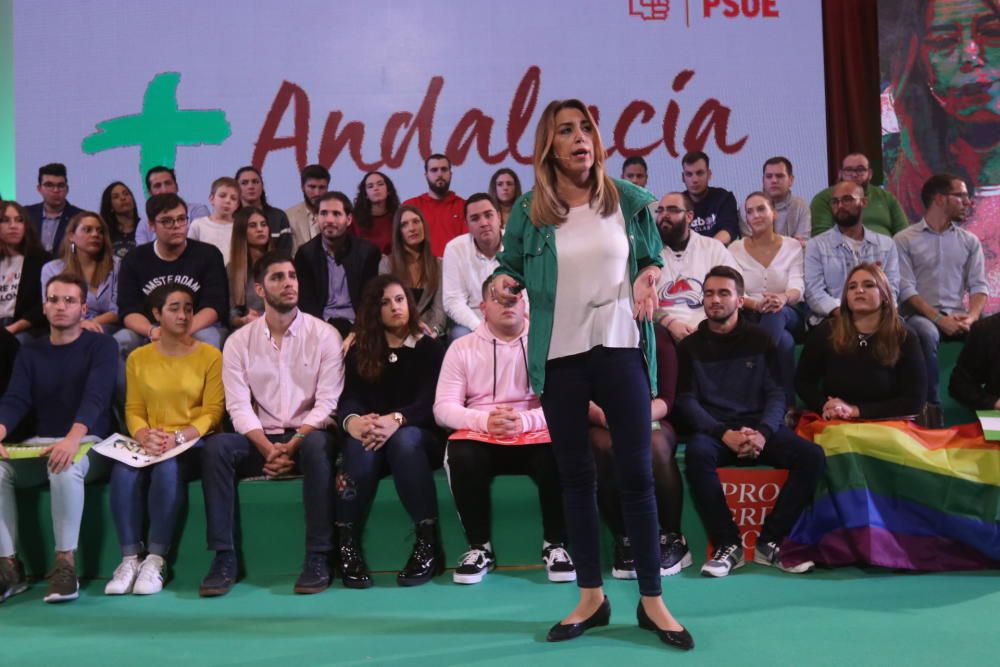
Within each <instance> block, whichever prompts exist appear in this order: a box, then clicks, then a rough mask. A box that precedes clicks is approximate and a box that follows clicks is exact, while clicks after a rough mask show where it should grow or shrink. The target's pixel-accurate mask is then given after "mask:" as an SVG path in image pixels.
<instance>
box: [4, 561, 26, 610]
mask: <svg viewBox="0 0 1000 667" xmlns="http://www.w3.org/2000/svg"><path fill="white" fill-rule="evenodd" d="M26 590H28V578H27V577H25V576H24V564H23V563H22V562H21V561H20V560H19V559H18V558H16V557H12V558H0V602H3V601H4V600H6V599H7V598H9V597H13V596H15V595H18V594H19V593H23V592H24V591H26Z"/></svg>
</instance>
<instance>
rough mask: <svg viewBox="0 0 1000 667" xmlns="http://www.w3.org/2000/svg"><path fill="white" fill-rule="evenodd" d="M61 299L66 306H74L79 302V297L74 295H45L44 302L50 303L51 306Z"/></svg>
mask: <svg viewBox="0 0 1000 667" xmlns="http://www.w3.org/2000/svg"><path fill="white" fill-rule="evenodd" d="M60 301H62V302H63V303H65V304H66V305H67V306H75V305H76V304H78V303H80V299H78V298H77V297H75V296H55V295H53V296H47V297H45V303H50V304H52V305H53V306H54V305H56V304H57V303H59V302H60Z"/></svg>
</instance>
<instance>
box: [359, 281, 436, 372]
mask: <svg viewBox="0 0 1000 667" xmlns="http://www.w3.org/2000/svg"><path fill="white" fill-rule="evenodd" d="M390 285H399V287H400V288H401V289H402V290H403V293H404V294H405V295H406V306H407V309H408V318H407V322H406V328H407V331H408V333H409V334H410V335H413V336H415V335H417V334H419V333H420V326H419V323H420V317H419V314H418V313H417V306H416V304H415V303H414V301H413V294H412V293H411V292H410V290H409V289H407V287H406V285H404V284H403V282H402V281H401V280H400V279H399V278H397V277H396V276H394V275H392V274H389V273H383V274H382V275H380V276H377V277H375V278H373V279H372V280H371V281H370V282H369V283H368V285H367V286H365V289H364V292H362V294H361V303H360V304H359V305H358V309H357V321H356V322H355V325H354V336H355V338H354V347H353V349H352V350H351V352H353V353H354V359H355V363H356V364H357V369H358V375H360V376H361V377H362V379H364V380H365V381H367V382H372V383H374V382H378V379H379V377H380V376H381V375H382V371H383V369H384V368H385V364H386V360H387V359H388V357H389V344H388V343H387V342H386V339H385V325H384V324H383V323H382V296H383V295H384V294H385V290H386V288H387V287H389V286H390Z"/></svg>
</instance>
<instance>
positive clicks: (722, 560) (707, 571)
mask: <svg viewBox="0 0 1000 667" xmlns="http://www.w3.org/2000/svg"><path fill="white" fill-rule="evenodd" d="M744 565H746V561H744V560H743V547H741V546H740V545H738V544H724V545H722V546H720V547H716V548H715V551H714V552H712V557H711V558H709V559H708V560H707V561H705V564H704V565H702V566H701V573H702V574H703V575H704V576H706V577H724V576H726V575H727V574H729V573H730V572H732V571H733V570H735V569H737V568H740V567H743V566H744Z"/></svg>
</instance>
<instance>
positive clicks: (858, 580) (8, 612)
mask: <svg viewBox="0 0 1000 667" xmlns="http://www.w3.org/2000/svg"><path fill="white" fill-rule="evenodd" d="M698 565H700V561H699V562H698V563H696V565H695V566H694V567H692V568H689V569H688V570H686V571H685V572H684V573H683V575H681V576H678V577H671V578H668V579H665V580H664V581H665V590H666V591H667V600H668V604H669V605H670V606H671V608H672V610H673V611H674V612H675V613H676V614H677V615H678V618H679V619H680V620H681V622H683V623H685V624H686V625H687V626H688V628H689V629H690V630H691V632H692V634H693V635H694V638H695V641H696V643H697V647H696V648H695V650H694V651H693V652H692V653H690V654H682V653H680V652H678V651H676V650H675V649H670V648H667V647H665V646H663V645H661V644H660V643H659V642H658V640H657V639H656V638H655V637H654V636H653V634H652V633H649V632H645V631H642V630H639V629H638V628H637V627H636V626H635V604H636V602H637V600H638V597H637V596H638V593H637V589H636V586H635V583H634V582H622V581H614V580H610V579H609V581H608V582H607V589H606V590H607V592H608V595H609V597H610V598H611V602H612V609H613V612H612V625H611V626H610V627H608V628H603V629H600V630H596V631H591V632H590V633H588V634H587V635H585V636H584V637H582V638H580V639H577V640H575V641H571V642H567V643H564V644H546V643H545V641H544V637H545V632H546V630H547V628H548V626H549V625H550V624H551V623H553V622H555V621H556V620H558V619H559V617H560V616H561V615H562V614H565V613H566V612H568V611H569V609H570V608H571V607H572V606H573V604H574V602H575V599H576V590H575V588H574V585H572V584H562V585H557V584H550V583H549V582H548V581H547V580H546V579H545V576H544V572H542V571H540V570H538V569H530V570H498V571H497V572H494V573H492V574H490V575H489V576H488V577H487V578H486V580H485V581H484V582H483V583H482V584H480V585H478V586H467V587H466V586H458V585H455V584H452V583H451V577H450V572H449V573H447V574H446V575H444V576H442V577H439V578H437V579H436V580H435V581H434V582H433V583H431V584H428V585H426V586H423V587H418V588H415V589H400V588H397V587H396V585H395V581H394V578H393V576H392V575H390V574H383V575H378V576H377V577H376V586H375V588H373V589H369V590H367V591H349V590H345V589H343V588H341V587H339V586H335V587H334V588H332V589H330V590H328V591H327V592H325V593H322V594H319V595H314V596H296V595H293V594H292V592H291V586H292V582H293V581H294V575H288V576H285V577H274V578H271V579H269V580H265V581H251V582H241V583H240V584H238V585H237V586H236V588H234V590H233V591H232V592H231V593H230V594H229V595H228V596H226V597H224V598H218V599H214V600H201V599H199V598H198V597H197V591H196V590H195V589H194V588H192V587H191V586H190V585H189V584H188V585H182V584H180V583H178V584H177V585H176V586H173V585H169V584H168V587H167V588H166V589H165V590H164V591H163V593H161V594H159V595H157V596H154V597H150V598H139V597H124V598H110V597H105V596H104V595H103V588H104V581H103V580H95V581H92V582H89V583H88V584H87V585H86V586H85V588H84V590H83V591H82V593H81V598H80V599H79V600H77V601H76V602H72V603H69V604H64V605H46V604H44V603H43V602H42V595H43V591H44V583H36V584H35V586H34V587H33V588H32V589H31V590H30V591H29V592H28V593H25V594H23V595H20V596H18V597H16V598H12V599H10V600H8V601H7V602H5V603H3V604H0V665H5V666H15V665H16V666H18V667H20V666H24V665H69V666H73V667H76V666H83V665H102V666H109V665H119V664H120V665H140V666H143V667H149V666H153V665H186V666H188V667H190V666H192V665H291V666H294V667H305V666H307V665H376V664H377V665H406V666H411V665H435V666H437V665H545V666H546V667H554V666H556V665H572V666H573V667H582V666H584V665H611V666H612V667H626V666H628V667H631V666H632V665H653V664H657V665H659V664H666V663H669V662H674V663H676V664H680V663H681V662H683V663H684V664H705V665H726V664H732V665H746V664H749V665H839V666H843V665H847V666H849V667H857V666H859V665H908V666H909V665H942V664H953V665H955V664H996V662H995V661H996V660H997V655H998V654H1000V635H998V633H997V631H996V624H997V618H998V616H1000V573H997V572H979V573H955V574H898V573H891V572H888V571H884V570H870V571H863V570H859V569H857V568H845V569H842V570H835V571H829V570H828V571H820V572H815V573H812V574H809V575H801V576H796V575H788V574H783V573H779V572H776V571H773V570H768V569H765V568H762V567H760V566H755V565H752V564H751V565H748V566H747V567H745V568H743V569H741V570H738V571H736V572H735V573H734V574H733V575H732V576H730V577H729V578H728V579H722V580H709V579H703V578H701V577H699V576H698V575H697V566H698Z"/></svg>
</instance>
